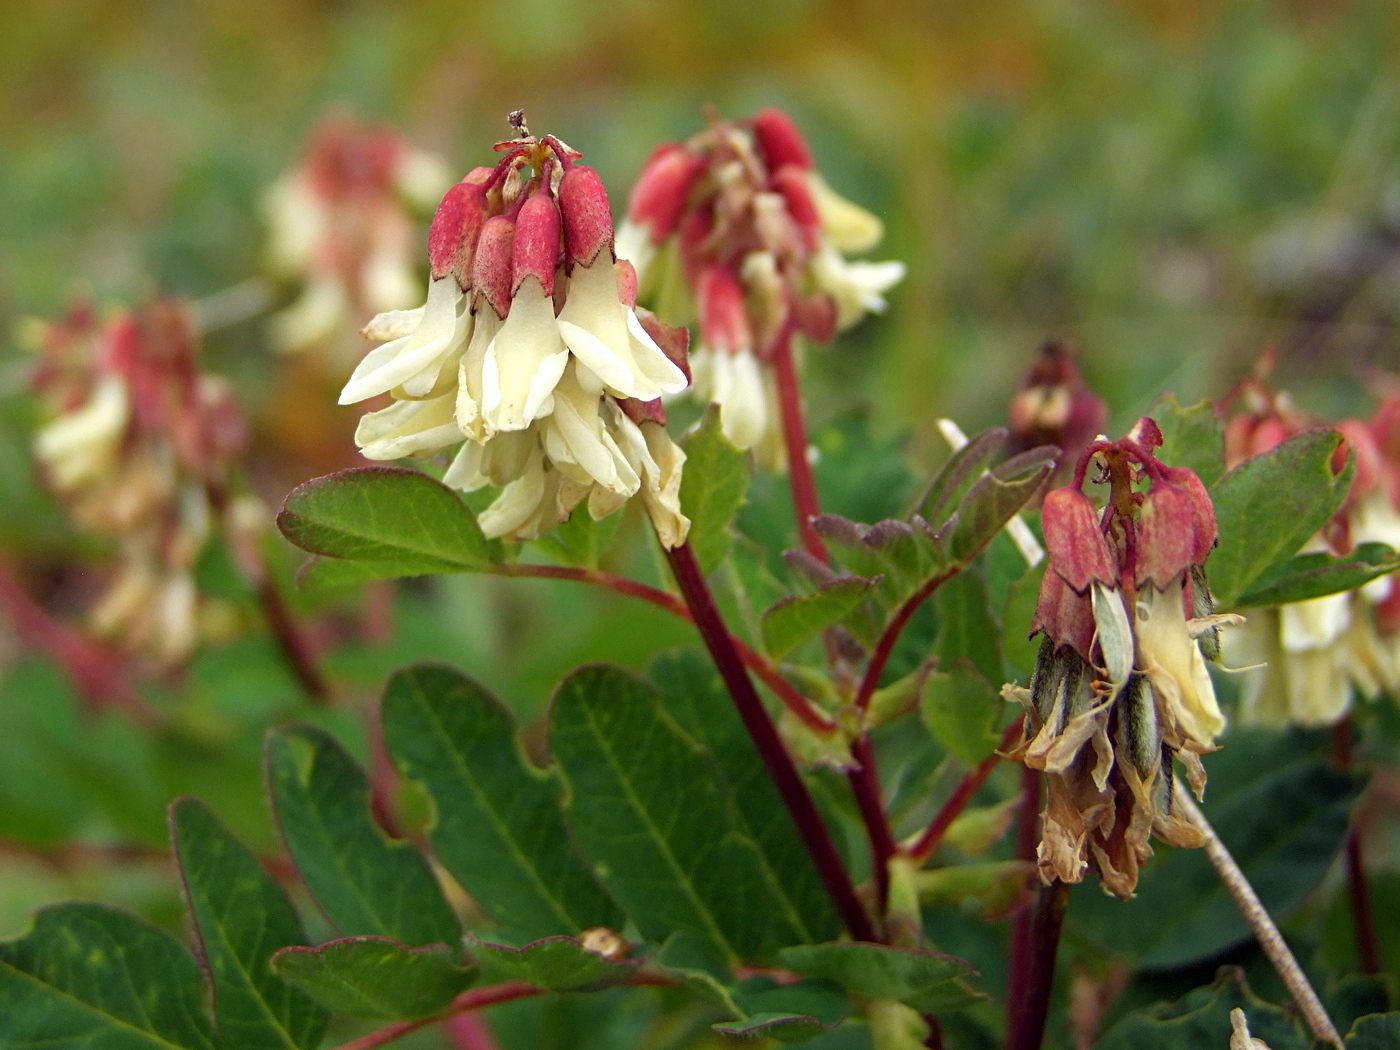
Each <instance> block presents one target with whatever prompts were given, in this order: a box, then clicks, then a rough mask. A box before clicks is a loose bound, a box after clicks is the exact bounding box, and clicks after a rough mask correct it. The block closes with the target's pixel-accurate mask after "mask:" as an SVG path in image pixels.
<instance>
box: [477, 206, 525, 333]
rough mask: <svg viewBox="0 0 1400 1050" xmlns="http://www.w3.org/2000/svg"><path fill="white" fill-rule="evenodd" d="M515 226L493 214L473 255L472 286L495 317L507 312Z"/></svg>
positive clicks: (509, 298) (508, 308) (504, 218)
mask: <svg viewBox="0 0 1400 1050" xmlns="http://www.w3.org/2000/svg"><path fill="white" fill-rule="evenodd" d="M514 244H515V223H513V222H511V221H510V220H509V219H507V218H506V217H505V216H504V215H493V216H492V217H491V218H489V219H487V220H486V225H484V226H483V227H482V228H481V238H480V239H479V240H478V241H477V245H476V256H475V258H474V259H473V260H472V285H473V287H474V288H475V289H476V294H477V295H480V296H482V297H483V298H484V299H485V300H486V301H487V302H488V303H490V304H491V309H493V310H495V311H496V316H497V317H505V315H506V314H507V313H509V312H510V300H511V292H512V289H513V287H514V284H513V276H514V252H513V248H514Z"/></svg>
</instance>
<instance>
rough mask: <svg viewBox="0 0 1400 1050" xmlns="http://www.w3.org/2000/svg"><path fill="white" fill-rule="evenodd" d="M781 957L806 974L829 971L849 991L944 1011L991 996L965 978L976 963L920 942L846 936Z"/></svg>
mask: <svg viewBox="0 0 1400 1050" xmlns="http://www.w3.org/2000/svg"><path fill="white" fill-rule="evenodd" d="M778 961H779V962H780V963H781V964H782V965H783V966H784V967H786V968H787V969H789V970H791V971H792V972H793V973H796V974H800V975H801V976H803V977H824V978H826V979H827V980H831V981H835V982H836V983H838V984H840V985H841V986H842V987H843V988H845V989H846V990H847V991H848V992H851V993H853V994H855V995H863V996H868V997H869V998H872V999H897V1000H898V1001H899V1002H901V1003H904V1004H905V1005H907V1006H912V1007H913V1008H914V1009H915V1010H918V1011H919V1012H920V1013H943V1012H945V1011H952V1010H957V1009H960V1008H962V1007H964V1006H967V1005H969V1004H971V1003H974V1002H978V1001H980V1000H982V999H985V998H986V996H984V995H982V994H981V993H980V992H975V991H973V990H971V989H970V988H968V987H967V986H966V985H965V984H964V979H965V978H967V977H969V976H971V975H972V972H973V971H972V967H971V966H969V965H968V964H967V963H965V962H964V961H963V960H961V959H957V958H954V957H953V956H951V955H940V954H939V953H937V952H926V951H921V950H920V949H917V948H894V947H891V946H889V945H885V944H868V943H865V942H860V941H855V942H851V941H841V942H836V943H832V944H811V945H796V946H793V947H790V948H784V949H783V950H782V951H781V952H779V953H778Z"/></svg>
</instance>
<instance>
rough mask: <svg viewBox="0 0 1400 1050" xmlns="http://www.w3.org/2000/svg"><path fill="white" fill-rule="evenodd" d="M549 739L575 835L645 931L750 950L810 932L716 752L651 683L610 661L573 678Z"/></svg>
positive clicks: (758, 954) (771, 947)
mask: <svg viewBox="0 0 1400 1050" xmlns="http://www.w3.org/2000/svg"><path fill="white" fill-rule="evenodd" d="M550 743H551V746H552V749H553V752H554V758H555V761H556V762H558V764H559V768H560V770H561V772H562V773H563V775H564V779H565V781H566V783H567V784H568V789H569V793H568V799H569V801H568V805H567V810H568V815H569V825H570V827H571V828H572V829H573V832H574V837H575V839H576V840H577V842H578V844H579V847H580V849H582V850H583V853H584V855H585V856H586V857H587V858H588V859H589V861H590V863H592V865H593V868H594V870H595V871H596V872H597V873H598V876H599V878H601V879H602V880H603V883H604V885H606V886H607V887H608V890H609V892H611V893H612V895H613V897H614V898H615V899H616V900H617V901H618V902H619V903H620V904H621V905H622V906H623V907H624V908H625V909H626V911H627V913H628V915H629V916H631V918H632V919H633V921H634V922H636V924H637V926H638V928H639V929H640V930H641V931H642V934H643V936H645V937H647V938H649V939H652V940H657V941H660V940H663V939H664V938H665V937H666V936H667V935H668V934H670V933H671V932H673V931H674V930H690V931H692V932H694V933H696V934H698V935H699V936H701V937H703V938H705V939H706V940H707V941H708V942H709V943H710V944H711V945H712V946H713V948H714V949H715V950H717V951H719V952H720V953H722V954H723V955H724V956H725V957H726V958H729V959H745V960H749V959H760V960H761V959H765V958H768V957H770V956H771V955H772V953H773V952H774V951H775V950H776V949H777V948H779V947H781V946H782V945H785V944H791V943H793V942H796V941H802V940H805V939H806V937H807V933H806V930H805V927H804V925H803V920H802V917H801V916H800V915H795V914H793V913H792V912H791V911H790V910H789V909H788V908H786V907H785V906H784V905H786V903H787V902H786V901H785V900H784V899H783V898H782V897H780V896H778V895H777V894H775V892H774V890H773V885H774V881H775V878H776V873H774V872H773V871H771V870H770V869H769V868H768V866H767V863H766V860H765V858H764V856H763V854H762V852H761V851H760V850H759V848H758V846H757V845H756V844H755V843H754V841H753V839H752V838H751V837H750V836H749V835H747V834H745V832H744V829H743V826H742V824H741V822H740V821H739V819H738V817H737V815H736V814H735V812H734V809H733V804H732V802H731V800H730V798H729V797H728V792H727V791H726V785H725V783H724V780H723V777H722V775H721V774H720V771H719V769H718V767H717V765H716V763H715V759H714V756H713V754H711V753H710V752H709V751H708V749H706V748H704V747H702V746H701V745H700V744H698V743H697V742H696V741H695V740H693V739H692V738H691V737H690V736H689V734H687V733H686V732H685V731H684V730H683V729H681V727H680V726H679V725H678V724H677V723H676V722H675V720H674V719H672V718H671V717H670V716H669V715H668V714H667V713H666V711H665V710H664V709H663V707H662V704H661V697H660V695H659V694H658V693H657V691H656V690H655V689H654V688H653V687H652V686H651V685H650V684H649V683H647V682H645V681H643V680H641V679H639V678H635V677H633V676H632V675H630V674H628V673H627V672H625V671H622V670H621V669H618V668H614V667H605V666H598V667H586V668H583V669H582V670H580V671H578V672H576V673H574V674H573V675H571V676H569V677H568V678H566V679H565V680H564V682H563V683H562V684H561V685H560V687H559V691H558V692H557V693H556V694H555V697H554V705H553V710H552V713H551V717H550Z"/></svg>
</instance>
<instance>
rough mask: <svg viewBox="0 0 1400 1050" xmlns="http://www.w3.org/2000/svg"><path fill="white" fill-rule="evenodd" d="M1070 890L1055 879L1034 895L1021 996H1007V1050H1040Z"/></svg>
mask: <svg viewBox="0 0 1400 1050" xmlns="http://www.w3.org/2000/svg"><path fill="white" fill-rule="evenodd" d="M1068 904H1069V887H1068V886H1067V885H1065V884H1064V883H1063V882H1060V881H1059V880H1058V879H1056V880H1055V881H1054V882H1052V883H1051V884H1050V885H1048V886H1041V887H1039V889H1038V890H1037V892H1036V897H1035V902H1034V903H1033V904H1032V905H1031V909H1030V922H1029V924H1028V930H1027V935H1026V949H1027V950H1026V952H1025V969H1024V972H1023V977H1024V980H1023V983H1022V985H1021V988H1020V994H1019V995H1017V997H1016V998H1014V999H1013V998H1011V996H1012V995H1015V994H1016V992H1017V990H1016V989H1015V988H1011V989H1009V990H1008V993H1007V1008H1008V1009H1009V1010H1010V1011H1011V1014H1010V1021H1011V1024H1010V1028H1009V1030H1008V1032H1007V1037H1006V1050H1040V1044H1041V1042H1042V1040H1043V1039H1044V1038H1045V1018H1046V1016H1047V1015H1048V1014H1049V1012H1050V992H1051V990H1052V989H1053V988H1054V985H1055V956H1056V955H1057V954H1058V953H1059V948H1060V930H1061V928H1062V927H1063V926H1064V921H1065V908H1066V906H1067V905H1068Z"/></svg>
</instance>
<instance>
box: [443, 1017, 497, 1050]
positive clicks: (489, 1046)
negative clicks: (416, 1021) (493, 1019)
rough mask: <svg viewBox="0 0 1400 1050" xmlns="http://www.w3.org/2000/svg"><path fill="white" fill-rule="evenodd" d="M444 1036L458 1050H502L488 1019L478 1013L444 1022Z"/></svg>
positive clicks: (451, 1018) (450, 1018)
mask: <svg viewBox="0 0 1400 1050" xmlns="http://www.w3.org/2000/svg"><path fill="white" fill-rule="evenodd" d="M442 1027H443V1034H444V1035H445V1036H447V1041H448V1042H449V1043H451V1044H452V1046H454V1047H455V1048H456V1050H500V1044H498V1043H497V1042H496V1037H495V1036H494V1035H492V1034H491V1028H490V1026H489V1025H487V1023H486V1019H485V1018H484V1017H482V1016H481V1015H480V1014H478V1013H465V1014H458V1015H457V1016H456V1017H449V1018H448V1019H447V1020H446V1021H444V1022H443V1025H442Z"/></svg>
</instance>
